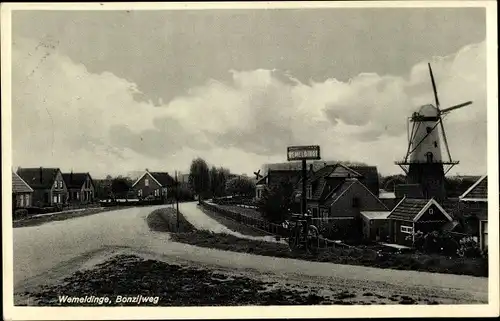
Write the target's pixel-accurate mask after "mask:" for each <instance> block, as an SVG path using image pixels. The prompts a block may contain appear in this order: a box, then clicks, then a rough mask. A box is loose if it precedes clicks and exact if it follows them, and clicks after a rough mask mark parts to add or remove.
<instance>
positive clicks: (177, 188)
mask: <svg viewBox="0 0 500 321" xmlns="http://www.w3.org/2000/svg"><path fill="white" fill-rule="evenodd" d="M175 202H176V205H177V232H179V180H178V179H177V171H175Z"/></svg>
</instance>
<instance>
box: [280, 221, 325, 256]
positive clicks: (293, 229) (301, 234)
mask: <svg viewBox="0 0 500 321" xmlns="http://www.w3.org/2000/svg"><path fill="white" fill-rule="evenodd" d="M311 218H312V216H311V215H310V214H304V215H302V214H291V217H290V220H286V221H285V222H284V223H283V227H284V228H285V229H287V230H288V246H289V247H290V250H291V251H297V250H304V251H305V252H307V253H310V252H311V251H313V252H315V251H317V250H318V249H319V229H318V228H317V227H316V226H315V225H313V224H311Z"/></svg>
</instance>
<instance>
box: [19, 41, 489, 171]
mask: <svg viewBox="0 0 500 321" xmlns="http://www.w3.org/2000/svg"><path fill="white" fill-rule="evenodd" d="M12 57H13V61H12V64H13V84H12V88H13V92H12V93H13V101H12V111H13V119H12V122H13V153H14V164H17V165H21V166H40V165H44V166H60V167H62V168H65V169H69V168H75V170H76V169H79V170H88V171H91V172H92V171H95V172H96V173H98V175H104V174H106V173H125V172H126V171H131V170H137V169H143V168H146V167H147V168H157V169H158V170H162V169H169V170H171V169H173V168H178V169H187V168H188V167H189V162H190V161H191V159H192V158H193V157H196V156H201V157H205V158H206V159H207V160H208V161H209V162H212V163H214V164H216V165H224V166H228V167H231V168H233V169H234V170H235V171H243V172H247V173H249V172H251V171H253V170H255V169H257V168H259V167H260V166H261V165H262V162H277V161H284V160H286V159H285V151H286V147H287V146H288V145H292V144H319V145H321V147H322V154H323V157H324V158H325V159H326V158H333V159H345V160H351V161H363V162H367V163H370V164H374V165H377V166H379V168H380V170H381V171H383V172H395V171H397V168H396V166H395V165H394V161H395V160H397V159H400V158H402V157H403V156H404V152H405V150H406V144H407V142H406V139H407V138H406V135H407V129H406V121H407V118H408V116H410V115H411V113H412V112H413V111H414V110H416V109H417V108H418V106H419V105H420V104H425V103H433V102H434V98H433V94H432V87H431V83H430V79H429V74H428V70H427V64H426V63H427V62H422V63H420V64H418V65H416V66H414V67H413V68H412V69H411V70H408V74H407V75H406V76H404V77H399V76H393V75H378V74H373V73H362V74H359V75H358V76H356V77H354V78H352V79H350V80H349V81H347V82H341V81H338V80H336V79H335V78H334V77H333V76H334V75H332V78H331V79H328V80H326V81H324V82H319V83H318V82H314V81H311V82H309V83H302V82H300V81H298V80H297V79H295V78H294V77H293V75H290V74H288V73H287V72H282V71H279V70H264V69H258V70H246V71H245V70H243V71H236V70H232V71H230V76H231V77H230V80H229V81H224V82H222V81H219V80H216V79H213V80H209V81H207V82H206V83H205V84H204V85H202V86H199V87H195V88H191V90H189V91H188V93H187V94H186V95H183V96H177V97H176V98H174V99H173V100H171V101H170V102H168V103H165V102H163V101H159V102H157V103H155V104H153V103H150V102H149V103H148V102H147V101H141V102H138V101H137V99H136V97H137V96H138V95H139V96H140V95H142V93H141V92H140V91H139V90H138V89H137V85H136V84H134V83H132V82H130V81H127V80H125V79H121V78H119V77H117V76H115V75H114V74H112V73H109V72H105V73H101V74H94V73H90V72H89V71H88V70H87V69H86V68H85V66H84V65H81V64H78V63H76V62H74V61H71V60H70V59H69V58H68V57H66V56H64V55H63V54H61V53H60V52H58V50H57V46H56V45H54V46H39V43H36V42H34V41H32V40H30V39H19V40H17V41H16V42H15V43H14V44H13V55H12ZM429 59H431V58H429ZM431 63H432V68H433V71H434V76H435V78H436V82H437V87H438V91H439V98H440V101H441V105H442V107H443V108H444V107H446V106H451V105H454V104H457V103H461V102H463V101H467V100H473V101H474V104H473V105H472V106H468V107H466V108H464V109H463V110H457V111H454V112H453V113H451V114H450V115H449V116H448V117H447V119H446V121H445V122H446V126H447V133H448V138H449V142H450V148H451V150H452V153H453V154H454V155H456V156H454V157H456V158H458V159H463V162H462V164H461V169H460V171H461V172H467V171H478V170H479V171H485V170H486V162H485V161H484V160H485V157H486V143H485V141H486V123H485V122H486V53H485V43H484V42H482V43H479V44H473V45H470V46H467V47H464V48H462V49H461V50H460V51H459V52H457V53H456V54H454V55H451V56H448V57H442V58H439V57H435V58H432V60H431ZM471 155H483V156H482V157H481V158H480V160H478V159H475V158H474V157H472V156H471ZM478 161H479V163H478Z"/></svg>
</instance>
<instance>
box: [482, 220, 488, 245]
mask: <svg viewBox="0 0 500 321" xmlns="http://www.w3.org/2000/svg"><path fill="white" fill-rule="evenodd" d="M487 248H488V222H484V223H483V249H487Z"/></svg>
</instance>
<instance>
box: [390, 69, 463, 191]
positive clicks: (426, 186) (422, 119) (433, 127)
mask: <svg viewBox="0 0 500 321" xmlns="http://www.w3.org/2000/svg"><path fill="white" fill-rule="evenodd" d="M429 74H430V77H431V82H432V89H433V91H434V98H435V102H436V106H434V105H431V104H429V105H424V106H421V107H420V108H419V110H418V111H417V112H414V113H413V115H412V116H411V117H410V119H409V124H408V132H409V133H408V149H407V151H406V156H405V158H404V160H403V161H400V162H396V164H398V165H399V166H400V167H401V168H402V169H403V171H404V172H405V173H406V176H407V183H408V184H418V185H420V189H421V191H422V195H424V197H425V198H431V197H434V198H435V199H438V200H442V199H444V198H446V190H445V175H446V173H448V172H449V171H450V169H451V168H452V167H453V166H455V165H457V164H458V163H459V162H458V161H454V160H452V158H451V154H450V149H449V147H448V140H447V138H446V132H445V130H444V125H443V118H444V117H445V116H446V115H448V114H449V112H451V111H452V110H455V109H458V108H462V107H465V106H468V105H470V104H472V102H471V101H468V102H465V103H462V104H459V105H455V106H452V107H448V108H445V109H441V108H440V105H439V98H438V94H437V89H436V83H435V82H434V76H433V74H432V68H431V65H430V64H429ZM410 123H411V124H412V125H411V133H410V130H409V129H410ZM438 126H439V127H438ZM439 128H440V129H441V130H439ZM440 132H441V135H440ZM441 136H442V138H443V143H444V146H445V148H446V156H447V158H446V159H443V157H442V153H441V140H440V137H441Z"/></svg>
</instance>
